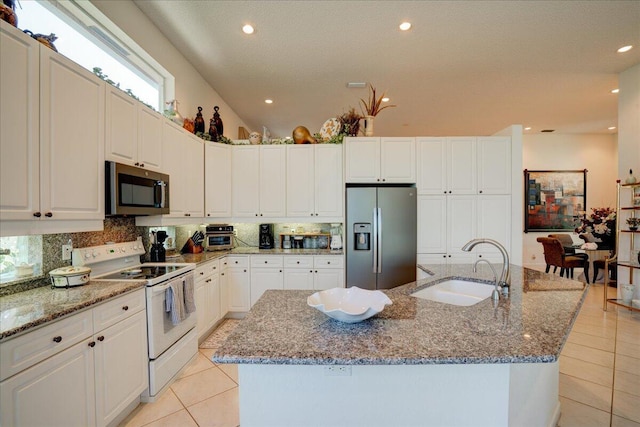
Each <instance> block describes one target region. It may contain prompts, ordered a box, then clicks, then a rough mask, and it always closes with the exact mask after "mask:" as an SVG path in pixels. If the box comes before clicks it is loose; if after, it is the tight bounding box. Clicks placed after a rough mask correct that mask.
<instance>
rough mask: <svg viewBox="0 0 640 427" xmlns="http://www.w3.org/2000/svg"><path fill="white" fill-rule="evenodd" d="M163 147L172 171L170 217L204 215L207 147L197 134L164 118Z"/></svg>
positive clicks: (165, 170)
mask: <svg viewBox="0 0 640 427" xmlns="http://www.w3.org/2000/svg"><path fill="white" fill-rule="evenodd" d="M162 150H163V153H164V156H165V158H166V159H171V161H170V162H169V161H168V162H166V163H167V164H166V165H165V166H164V168H163V171H164V173H167V174H169V208H170V210H171V212H170V213H169V217H174V218H184V217H204V180H203V179H202V173H203V170H204V158H203V156H204V151H203V150H204V149H203V142H202V140H201V139H200V138H198V137H197V136H195V135H193V134H190V133H188V132H185V131H184V129H182V128H181V127H179V126H178V125H176V124H174V123H172V122H171V121H169V120H164V121H163V129H162Z"/></svg>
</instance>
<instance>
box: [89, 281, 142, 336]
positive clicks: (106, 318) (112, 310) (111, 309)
mask: <svg viewBox="0 0 640 427" xmlns="http://www.w3.org/2000/svg"><path fill="white" fill-rule="evenodd" d="M144 292H145V289H144V288H143V289H138V290H137V291H134V292H129V293H128V294H124V295H122V296H119V297H117V298H115V299H112V300H109V301H107V302H105V303H104V304H100V305H99V306H97V307H96V308H94V309H93V330H94V333H95V332H99V331H101V330H103V329H105V328H108V327H109V326H111V325H115V324H116V323H118V322H119V321H121V320H124V319H126V318H127V317H130V316H133V315H134V314H136V313H137V312H139V311H141V310H144V309H145V306H146V301H145V295H144Z"/></svg>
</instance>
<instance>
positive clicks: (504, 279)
mask: <svg viewBox="0 0 640 427" xmlns="http://www.w3.org/2000/svg"><path fill="white" fill-rule="evenodd" d="M480 243H486V244H488V245H492V246H495V247H496V248H498V250H499V251H500V253H501V254H502V272H501V273H500V282H499V285H500V287H501V288H502V292H503V293H507V292H508V291H509V290H508V287H509V286H510V285H511V272H510V271H509V254H508V253H507V250H506V249H505V248H504V246H502V245H501V244H500V243H498V242H496V241H495V240H492V239H473V240H470V241H468V242H467V243H466V244H465V245H464V246H463V247H462V250H463V251H465V252H470V251H471V249H473V248H474V247H475V246H476V245H479V244H480ZM474 271H475V270H474Z"/></svg>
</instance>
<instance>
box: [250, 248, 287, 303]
mask: <svg viewBox="0 0 640 427" xmlns="http://www.w3.org/2000/svg"><path fill="white" fill-rule="evenodd" d="M282 263H283V261H282V256H279V255H264V256H263V255H252V256H251V306H252V307H253V305H254V304H255V303H256V302H258V300H259V299H260V297H261V296H262V294H263V293H264V291H266V290H268V289H284V273H283V266H282V265H283V264H282Z"/></svg>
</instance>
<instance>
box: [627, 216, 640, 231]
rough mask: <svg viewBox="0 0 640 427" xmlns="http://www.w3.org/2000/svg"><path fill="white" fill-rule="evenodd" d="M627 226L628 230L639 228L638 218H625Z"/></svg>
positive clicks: (639, 221)
mask: <svg viewBox="0 0 640 427" xmlns="http://www.w3.org/2000/svg"><path fill="white" fill-rule="evenodd" d="M627 225H628V226H629V230H633V231H635V230H637V229H638V227H640V218H627Z"/></svg>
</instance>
